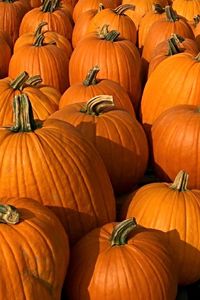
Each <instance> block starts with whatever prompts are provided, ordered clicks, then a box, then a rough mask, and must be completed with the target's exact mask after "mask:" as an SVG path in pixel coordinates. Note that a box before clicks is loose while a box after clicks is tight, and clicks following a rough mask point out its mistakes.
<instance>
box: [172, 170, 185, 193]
mask: <svg viewBox="0 0 200 300" xmlns="http://www.w3.org/2000/svg"><path fill="white" fill-rule="evenodd" d="M188 177H189V175H188V173H186V172H185V171H182V170H181V171H180V172H179V173H178V174H177V175H176V178H175V179H174V182H173V183H172V184H171V185H170V186H169V187H170V188H171V189H173V190H176V191H179V192H184V191H187V183H188Z"/></svg>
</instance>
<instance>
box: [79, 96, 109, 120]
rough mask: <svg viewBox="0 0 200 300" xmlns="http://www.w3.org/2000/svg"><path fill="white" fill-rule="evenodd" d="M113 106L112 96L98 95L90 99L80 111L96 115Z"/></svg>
mask: <svg viewBox="0 0 200 300" xmlns="http://www.w3.org/2000/svg"><path fill="white" fill-rule="evenodd" d="M113 106H114V102H113V96H110V95H98V96H95V97H93V98H92V99H90V100H89V101H88V102H87V103H86V104H85V105H84V106H83V107H82V109H81V110H80V112H82V113H86V114H88V115H95V116H98V115H100V114H101V113H103V112H104V111H105V110H107V109H109V108H111V107H113Z"/></svg>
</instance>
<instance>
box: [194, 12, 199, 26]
mask: <svg viewBox="0 0 200 300" xmlns="http://www.w3.org/2000/svg"><path fill="white" fill-rule="evenodd" d="M193 20H194V27H196V26H197V25H198V24H199V22H200V15H196V16H194V18H193Z"/></svg>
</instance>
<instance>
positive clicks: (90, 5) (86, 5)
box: [73, 0, 121, 22]
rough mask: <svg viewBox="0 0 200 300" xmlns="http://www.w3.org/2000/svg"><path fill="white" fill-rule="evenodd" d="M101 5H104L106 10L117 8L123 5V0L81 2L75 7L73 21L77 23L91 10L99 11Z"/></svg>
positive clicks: (85, 0)
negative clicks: (81, 16)
mask: <svg viewBox="0 0 200 300" xmlns="http://www.w3.org/2000/svg"><path fill="white" fill-rule="evenodd" d="M99 3H102V4H103V6H104V7H105V8H108V7H110V8H115V7H117V6H118V5H120V4H121V0H102V1H99V0H79V1H78V2H77V3H76V5H75V6H74V10H73V20H74V22H76V21H77V20H78V18H79V16H80V15H81V14H82V13H83V12H85V11H87V10H90V9H98V6H99Z"/></svg>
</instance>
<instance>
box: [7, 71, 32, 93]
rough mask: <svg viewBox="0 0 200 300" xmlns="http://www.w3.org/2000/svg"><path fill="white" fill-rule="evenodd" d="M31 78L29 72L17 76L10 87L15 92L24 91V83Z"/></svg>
mask: <svg viewBox="0 0 200 300" xmlns="http://www.w3.org/2000/svg"><path fill="white" fill-rule="evenodd" d="M28 78H29V75H28V73H27V72H25V71H24V72H22V73H21V74H19V76H17V77H16V78H15V79H14V80H13V81H11V83H10V87H11V88H13V89H14V90H22V89H23V85H24V83H25V82H26V81H27V79H28Z"/></svg>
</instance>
